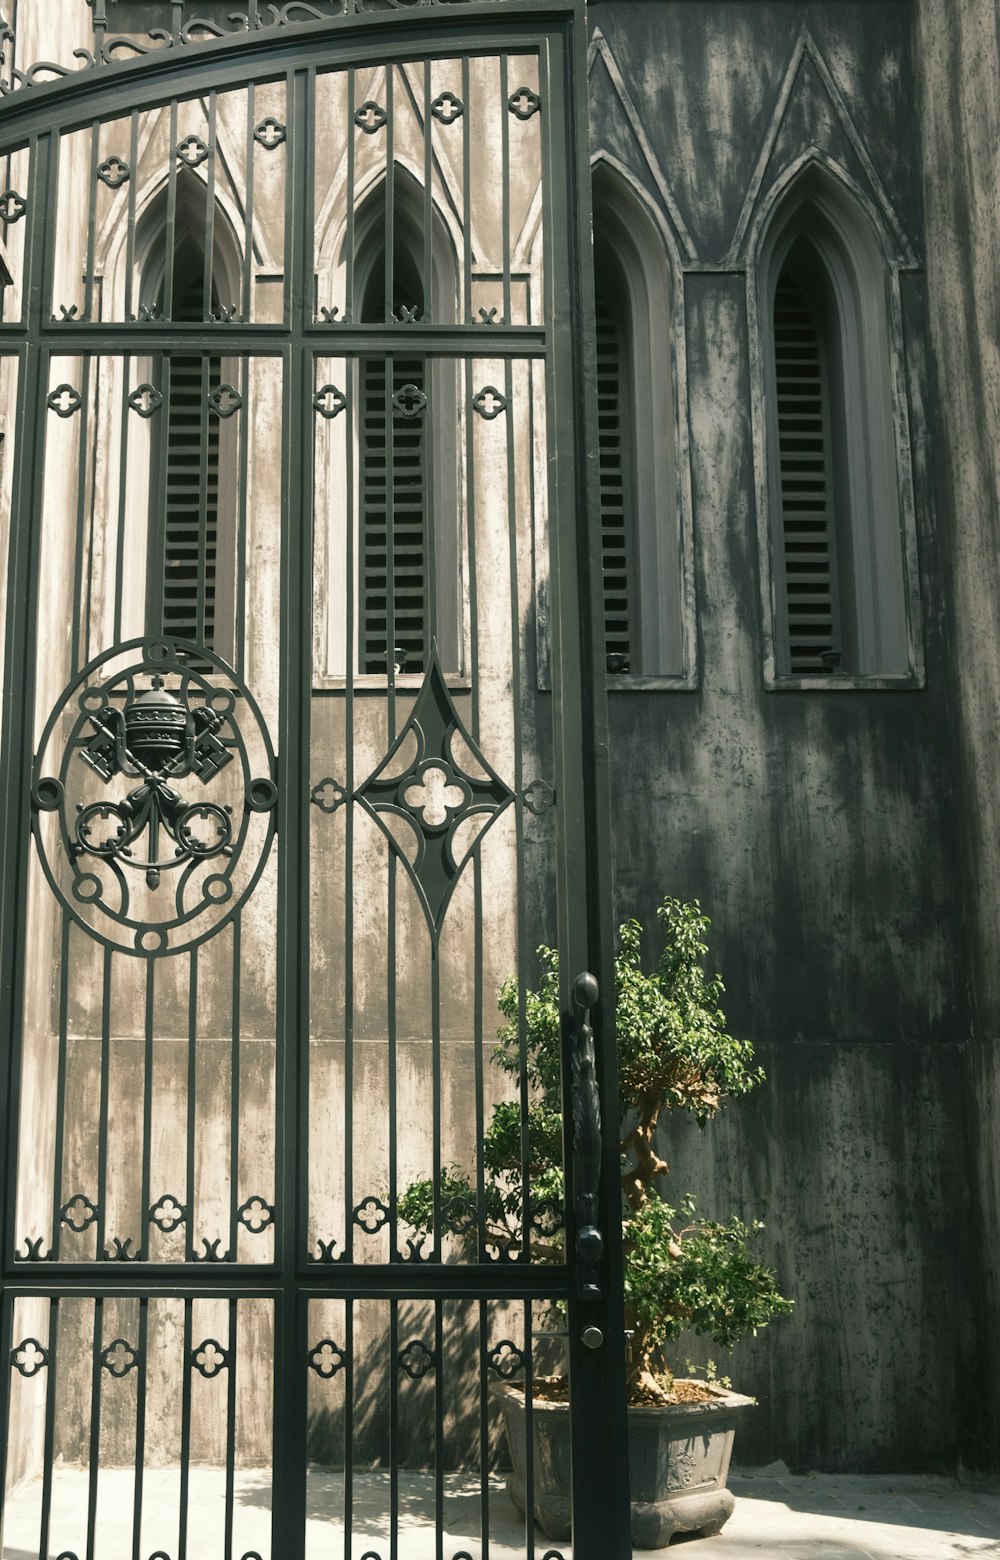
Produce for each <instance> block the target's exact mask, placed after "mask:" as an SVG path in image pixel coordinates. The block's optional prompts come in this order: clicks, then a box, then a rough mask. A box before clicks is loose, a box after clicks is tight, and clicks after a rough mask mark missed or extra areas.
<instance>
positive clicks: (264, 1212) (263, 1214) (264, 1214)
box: [236, 1197, 274, 1235]
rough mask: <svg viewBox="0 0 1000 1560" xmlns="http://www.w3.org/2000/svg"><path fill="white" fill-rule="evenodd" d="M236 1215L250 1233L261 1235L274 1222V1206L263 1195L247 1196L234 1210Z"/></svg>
mask: <svg viewBox="0 0 1000 1560" xmlns="http://www.w3.org/2000/svg"><path fill="white" fill-rule="evenodd" d="M236 1217H237V1218H238V1219H239V1221H240V1223H241V1224H242V1225H243V1227H244V1229H247V1230H249V1231H250V1233H251V1235H261V1234H263V1232H264V1230H266V1229H268V1228H269V1227H270V1226H271V1225H272V1224H273V1223H274V1207H273V1205H272V1204H271V1203H269V1202H265V1201H264V1199H263V1197H248V1198H247V1200H246V1202H245V1203H244V1204H243V1205H242V1207H240V1208H238V1209H237V1210H236Z"/></svg>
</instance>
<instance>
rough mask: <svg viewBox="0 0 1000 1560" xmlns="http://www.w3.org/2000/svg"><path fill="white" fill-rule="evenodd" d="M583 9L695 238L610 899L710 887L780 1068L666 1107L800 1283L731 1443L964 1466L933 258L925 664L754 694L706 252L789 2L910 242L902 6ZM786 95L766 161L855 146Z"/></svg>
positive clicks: (913, 305) (916, 335)
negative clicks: (787, 105)
mask: <svg viewBox="0 0 1000 1560" xmlns="http://www.w3.org/2000/svg"><path fill="white" fill-rule="evenodd" d="M593 14H594V19H595V21H596V22H597V23H598V25H599V26H600V27H601V29H602V30H603V32H604V35H605V38H606V39H607V42H608V45H609V47H610V48H611V50H612V52H613V53H614V55H615V57H616V58H617V60H618V62H619V65H620V66H621V69H622V73H623V75H624V76H625V78H626V80H627V81H628V83H629V87H630V90H631V92H632V94H633V98H634V100H635V102H636V104H637V106H638V108H639V112H640V114H641V116H642V118H643V122H644V124H645V126H646V129H647V132H648V135H649V138H650V141H651V142H652V145H653V148H654V150H655V153H656V155H657V157H658V159H659V162H660V164H661V166H662V168H663V169H664V170H665V171H666V173H667V176H668V178H669V179H670V181H671V184H672V188H673V193H674V196H675V198H676V201H677V205H678V207H679V209H680V211H681V214H682V216H683V218H684V220H685V222H686V224H687V227H688V229H689V231H690V233H691V236H692V239H693V241H694V244H695V246H696V249H697V254H698V263H697V264H696V265H695V266H689V267H688V270H687V275H686V277H685V281H684V288H685V309H686V349H687V367H688V381H689V382H688V394H687V405H688V412H689V418H690V429H691V459H692V489H693V497H694V530H695V584H696V590H697V614H698V634H699V651H700V667H699V671H700V676H699V685H698V688H697V690H696V691H695V692H693V693H678V692H671V693H668V692H663V693H657V692H651V691H643V692H631V693H630V692H624V691H623V692H613V693H612V695H611V721H612V733H613V741H612V752H613V754H614V755H615V775H614V782H613V784H614V805H615V810H616V817H617V833H616V858H617V860H616V871H617V879H616V881H617V897H618V908H619V911H620V912H621V914H623V915H624V914H639V915H640V916H642V917H644V918H645V917H650V918H651V915H652V911H653V909H654V907H655V904H656V902H657V900H658V898H659V897H660V896H661V895H662V894H663V893H664V892H670V893H674V894H679V895H682V896H698V897H700V898H701V900H702V902H703V904H704V905H705V907H706V909H708V910H709V912H710V914H711V915H712V917H713V919H714V922H715V926H714V931H713V956H714V957H715V959H716V960H717V962H718V965H719V967H720V968H721V970H722V971H723V974H724V976H725V978H726V983H727V987H728V1001H727V1011H728V1014H729V1017H730V1019H731V1021H732V1025H733V1027H734V1028H735V1030H736V1031H737V1032H742V1033H746V1034H750V1035H752V1037H753V1038H754V1040H755V1042H756V1043H757V1046H758V1048H759V1054H760V1056H761V1058H762V1060H763V1061H764V1064H765V1066H766V1068H767V1072H768V1083H767V1085H766V1087H765V1089H764V1090H762V1091H761V1092H760V1094H759V1096H758V1097H756V1098H753V1099H751V1100H748V1101H746V1102H743V1103H741V1104H738V1105H735V1106H733V1107H731V1110H730V1114H729V1116H728V1118H726V1119H725V1120H721V1119H720V1121H719V1122H718V1123H716V1124H715V1125H714V1126H712V1127H710V1128H709V1129H708V1132H707V1134H706V1135H705V1136H700V1135H699V1134H697V1133H696V1132H691V1131H683V1130H682V1131H680V1132H677V1133H676V1134H674V1133H672V1132H668V1143H671V1142H672V1144H673V1146H672V1150H671V1151H670V1152H669V1154H668V1157H670V1159H671V1160H672V1163H673V1167H674V1177H673V1186H672V1190H673V1191H676V1192H678V1193H679V1192H681V1191H683V1190H685V1189H686V1188H687V1187H688V1186H691V1187H693V1188H694V1189H695V1190H698V1191H699V1192H701V1193H703V1194H704V1206H705V1210H706V1211H707V1212H711V1213H714V1214H718V1215H719V1216H726V1215H728V1214H729V1213H733V1212H738V1213H741V1214H743V1215H744V1216H747V1217H749V1216H751V1215H756V1216H759V1217H763V1218H764V1219H765V1220H766V1221H767V1223H768V1232H767V1237H766V1241H767V1244H768V1247H769V1250H770V1252H771V1253H772V1254H773V1257H774V1259H775V1260H776V1262H777V1264H778V1267H779V1269H780V1272H781V1277H782V1281H783V1283H784V1286H785V1289H786V1292H788V1293H790V1294H792V1295H794V1297H795V1299H796V1311H795V1314H794V1317H793V1318H792V1319H791V1320H789V1321H783V1322H781V1323H780V1324H778V1325H776V1326H774V1327H773V1328H771V1329H769V1330H768V1331H767V1332H765V1333H763V1334H761V1336H760V1337H759V1338H758V1339H757V1340H754V1341H753V1342H752V1344H749V1345H746V1346H742V1347H741V1349H740V1350H739V1352H738V1355H737V1356H736V1361H735V1364H734V1365H733V1366H732V1367H730V1371H731V1373H736V1374H738V1379H737V1383H736V1384H737V1385H738V1386H739V1387H740V1388H741V1389H743V1390H749V1391H751V1392H753V1393H755V1394H756V1395H757V1396H758V1397H759V1398H760V1401H761V1408H760V1411H759V1412H758V1414H757V1415H756V1416H755V1421H754V1425H753V1428H752V1429H750V1430H748V1431H747V1432H746V1433H744V1432H743V1431H741V1442H740V1447H739V1453H738V1455H739V1457H740V1458H741V1459H742V1460H743V1461H744V1462H750V1463H752V1462H757V1461H763V1460H766V1459H769V1458H771V1457H777V1456H781V1457H784V1458H786V1459H787V1460H788V1461H789V1462H790V1463H792V1464H793V1465H796V1466H803V1465H806V1466H821V1467H827V1468H832V1467H855V1468H869V1469H870V1468H900V1467H933V1466H939V1467H947V1466H954V1464H955V1462H956V1461H957V1457H958V1444H959V1435H960V1425H961V1422H962V1419H963V1415H964V1412H965V1410H964V1400H965V1398H966V1393H965V1391H964V1389H963V1368H964V1367H963V1359H964V1358H965V1351H966V1350H967V1348H968V1345H969V1341H970V1340H969V1325H970V1323H969V1311H968V1307H967V1304H966V1299H967V1296H968V1292H969V1289H970V1287H971V1284H970V1278H969V1274H968V1269H967V1267H966V1263H967V1262H968V1261H969V1259H970V1250H969V1248H970V1243H971V1235H970V1231H969V1229H968V1228H967V1227H966V1224H967V1221H966V1213H965V1202H966V1198H965V1187H966V1180H967V1159H966V1148H965V1137H964V1127H963V1119H964V1108H965V1106H964V1092H963V1075H962V1065H963V1062H964V1057H965V1048H966V1044H967V1041H968V1036H969V1030H970V1009H969V997H968V991H967V976H966V966H965V954H964V930H963V906H962V894H961V885H960V873H959V865H958V853H959V833H958V818H957V808H956V805H955V803H956V790H955V783H956V782H955V751H954V744H953V740H952V738H951V736H950V733H951V731H952V726H953V692H952V690H953V688H954V682H955V679H954V672H953V668H952V667H951V665H950V661H949V648H948V644H947V639H946V633H945V626H944V625H945V622H946V607H945V603H946V595H945V591H946V584H947V577H946V573H945V571H944V569H943V566H942V561H941V537H940V534H939V531H938V527H937V524H936V520H935V517H934V515H933V514H932V512H931V506H930V503H929V483H928V477H927V471H926V464H925V462H926V448H927V443H928V440H929V439H931V438H932V437H933V419H932V418H929V417H928V411H927V407H926V403H925V366H924V343H925V338H926V325H925V320H926V311H925V300H924V282H923V278H922V276H921V275H920V273H919V271H916V272H915V271H912V270H911V271H907V272H904V274H903V275H902V276H901V283H900V286H901V304H902V311H903V321H904V333H905V339H906V367H905V378H906V390H907V398H908V403H909V411H910V416H911V433H912V444H911V451H910V453H911V458H912V460H913V467H914V479H915V489H916V495H917V498H916V523H917V535H918V544H919V552H920V561H921V589H922V617H923V623H922V640H923V645H924V650H925V654H926V668H927V675H926V686H925V687H924V688H922V689H911V690H907V691H886V690H879V691H866V690H851V691H842V692H838V693H834V692H828V691H822V690H819V689H817V690H816V691H815V692H813V691H807V692H791V691H779V692H773V691H772V692H767V691H764V689H763V678H762V662H763V639H762V633H763V630H762V623H761V608H760V593H759V577H758V570H759V550H758V540H757V536H758V532H757V515H756V511H755V498H754V472H755V463H756V462H758V461H759V459H760V453H761V452H760V449H759V448H756V447H755V435H754V430H753V427H752V424H751V417H750V374H751V366H752V365H751V354H752V352H753V350H754V344H753V341H752V338H751V336H750V333H749V330H748V315H747V293H746V277H745V274H744V272H743V271H742V270H741V269H740V268H739V266H731V267H730V268H729V269H727V270H724V271H722V272H720V270H719V269H718V268H719V267H720V266H722V265H724V264H725V262H726V256H727V252H728V250H729V245H730V239H731V235H732V233H733V231H734V229H735V227H736V224H737V221H738V218H739V214H740V210H741V207H742V205H743V202H744V199H745V196H746V191H747V187H748V183H749V181H750V178H751V175H752V172H753V169H754V166H755V164H756V162H757V159H758V156H759V153H760V148H761V146H762V144H763V141H764V137H765V135H766V133H767V129H768V125H769V122H770V119H771V114H772V110H773V107H774V104H775V101H776V99H777V96H778V93H779V89H780V87H781V83H782V79H783V76H784V73H785V71H786V69H787V67H788V63H789V60H790V59H791V57H792V54H793V50H794V48H795V45H796V40H797V39H798V37H799V36H800V29H801V27H802V25H803V22H805V23H807V24H808V27H809V30H810V34H811V37H812V40H813V42H814V43H815V45H816V47H817V49H818V50H819V52H820V54H821V55H822V57H823V58H824V60H825V61H826V64H827V66H828V67H829V70H830V73H831V75H832V77H833V79H834V81H835V83H836V85H837V87H838V89H839V91H840V93H841V95H842V98H843V101H844V102H845V103H846V105H847V108H848V112H849V115H850V118H851V120H852V122H853V126H854V128H855V130H856V131H857V134H858V136H859V137H860V138H861V140H862V142H863V144H864V146H865V147H866V149H867V151H868V154H869V156H870V158H871V162H872V164H873V165H874V167H875V168H876V169H877V172H878V175H879V178H880V179H881V182H882V185H883V187H884V190H885V193H886V194H887V196H888V198H889V200H890V202H891V203H892V206H893V208H894V209H895V211H896V213H897V215H898V216H899V219H900V222H901V224H902V226H903V228H904V230H905V232H906V234H907V237H908V238H909V240H910V242H911V244H912V245H913V248H914V251H915V253H916V256H917V260H918V264H919V261H920V255H921V251H922V212H921V205H920V191H919V183H918V171H917V164H916V158H917V151H918V140H917V121H918V108H917V102H916V98H915V91H914V80H913V75H912V72H911V63H910V61H911V55H910V44H911V40H910V27H911V22H912V14H913V13H912V11H911V8H910V7H909V5H907V4H896V3H893V0H886V3H883V4H862V3H844V4H834V5H831V4H823V5H801V4H790V3H788V4H786V3H761V4H753V5H749V4H745V3H728V4H726V3H720V4H707V5H705V4H703V5H697V6H695V5H692V4H685V3H678V4H671V5H657V6H653V5H649V4H645V3H642V0H620V3H611V4H600V3H598V4H596V5H595V6H594V8H593ZM952 68H954V69H957V65H955V64H954V63H953V66H952ZM937 92H938V97H939V98H947V95H948V94H947V91H946V90H945V88H944V86H943V85H942V84H940V83H939V85H938V89H937ZM792 107H793V111H794V112H792V113H790V114H789V115H788V116H787V118H786V121H785V125H784V127H783V128H782V130H781V133H780V136H779V137H778V141H777V143H776V151H775V160H776V161H775V167H774V173H775V174H777V173H779V172H780V165H781V159H784V161H785V164H786V165H787V164H788V163H790V162H791V160H792V159H793V158H794V157H795V155H797V154H798V153H799V152H800V151H801V150H804V149H805V148H806V147H808V145H809V144H810V141H812V142H815V143H816V144H818V145H820V146H821V147H822V148H824V150H827V151H828V152H829V154H830V155H831V156H832V157H834V158H836V159H837V160H843V159H846V157H847V155H848V151H847V150H845V148H847V142H846V140H845V135H844V131H843V128H842V125H841V124H840V123H839V122H838V121H837V120H836V116H835V115H834V114H833V113H832V112H831V111H830V109H829V106H828V104H826V103H825V100H824V99H823V96H822V94H821V93H820V92H819V91H818V89H816V88H815V86H814V85H810V86H809V89H808V91H805V92H803V93H802V94H801V95H800V96H799V98H798V99H796V100H794V101H793V104H792ZM602 112H607V113H610V112H612V109H611V108H608V107H605V108H604V109H602V107H601V106H600V105H598V107H597V109H596V111H595V119H596V121H597V126H598V134H599V135H600V134H602V133H606V134H610V131H607V132H604V131H602V129H601V115H602ZM982 134H983V136H984V139H983V143H982V145H983V150H982V156H983V158H985V157H986V139H985V127H983V129H982ZM852 155H853V154H852ZM952 155H957V153H956V152H953V153H952ZM770 176H771V175H769V177H770ZM938 177H939V178H940V179H941V181H942V183H945V182H947V175H946V169H945V168H942V169H941V170H940V172H939V175H938ZM993 426H995V422H994V424H993ZM983 509H984V510H985V506H983ZM980 523H981V524H982V525H984V526H985V525H986V523H987V522H986V517H985V513H984V512H981V515H980ZM990 523H991V524H992V523H995V522H994V521H991V522H990ZM983 545H985V539H983ZM970 551H971V550H970ZM973 583H974V582H973V580H972V557H971V555H970V578H969V587H970V588H971V587H972V585H973ZM971 630H972V622H971V621H970V623H969V625H968V629H967V632H968V633H969V636H970V643H971ZM970 653H971V651H970ZM692 1352H694V1351H692ZM707 1352H712V1351H707ZM715 1353H716V1354H718V1351H715Z"/></svg>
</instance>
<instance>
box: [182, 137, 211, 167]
mask: <svg viewBox="0 0 1000 1560" xmlns="http://www.w3.org/2000/svg"><path fill="white" fill-rule="evenodd" d="M208 155H209V153H208V147H207V146H206V145H205V143H204V141H203V140H202V139H201V136H198V135H194V134H191V135H186V136H185V137H184V139H183V141H179V142H178V144H177V145H176V146H175V147H174V156H175V157H177V158H179V159H180V161H181V162H182V163H186V165H187V166H188V167H189V168H200V167H201V164H202V163H203V162H204V161H205V159H206V158H207V157H208Z"/></svg>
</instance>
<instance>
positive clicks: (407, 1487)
mask: <svg viewBox="0 0 1000 1560" xmlns="http://www.w3.org/2000/svg"><path fill="white" fill-rule="evenodd" d="M730 1487H731V1489H732V1490H733V1492H734V1494H735V1495H736V1497H737V1499H736V1510H735V1512H734V1513H733V1516H732V1518H731V1519H730V1521H729V1523H728V1524H727V1526H726V1528H725V1530H724V1532H722V1533H720V1534H719V1535H717V1536H716V1537H714V1538H686V1539H677V1540H675V1542H674V1543H673V1544H672V1545H671V1546H670V1549H669V1550H655V1551H653V1550H645V1551H637V1552H636V1560H641V1557H642V1556H643V1555H645V1556H647V1557H648V1560H658V1557H659V1560H664V1557H665V1556H667V1555H668V1554H669V1555H670V1556H671V1560H745V1557H747V1556H759V1557H767V1560H778V1557H780V1560H969V1557H973V1556H975V1557H981V1560H986V1557H991V1560H1000V1493H996V1494H993V1493H983V1492H978V1491H975V1490H972V1489H969V1488H967V1487H965V1486H964V1485H961V1484H958V1483H956V1482H955V1481H953V1480H946V1479H931V1478H914V1477H902V1478H895V1477H891V1476H877V1477H876V1476H864V1477H862V1476H833V1475H808V1474H807V1475H792V1474H787V1473H778V1474H761V1473H747V1474H734V1475H733V1476H732V1478H731V1480H730ZM342 1488H343V1484H342V1475H340V1474H337V1473H330V1472H328V1471H325V1470H314V1471H312V1472H311V1473H310V1476H309V1489H308V1517H307V1545H306V1555H307V1560H341V1557H343V1555H344V1525H343V1518H342V1515H341V1512H342V1506H343V1501H342ZM179 1491H180V1474H179V1471H178V1470H177V1469H159V1470H156V1471H150V1472H147V1474H146V1476H145V1481H144V1489H143V1502H142V1505H143V1521H142V1532H141V1539H142V1542H141V1544H140V1550H139V1552H140V1554H141V1555H142V1556H143V1560H146V1557H147V1556H152V1555H154V1554H156V1555H157V1560H160V1557H166V1560H173V1557H175V1556H176V1555H177V1553H178V1519H177V1513H178V1509H179V1500H178V1497H179ZM224 1492H225V1482H224V1477H223V1476H222V1474H221V1473H220V1472H219V1471H218V1470H216V1469H209V1468H199V1467H196V1468H192V1469H191V1473H190V1486H189V1492H188V1493H189V1500H188V1509H189V1519H188V1540H187V1560H226V1554H227V1550H226V1542H225V1500H224ZM443 1498H444V1515H445V1523H444V1526H445V1542H444V1555H445V1557H446V1560H465V1557H468V1560H482V1556H483V1545H482V1542H481V1538H480V1534H481V1527H480V1509H481V1507H480V1492H479V1487H478V1483H477V1481H476V1480H475V1479H473V1478H470V1477H468V1476H465V1475H462V1474H450V1475H447V1476H446V1478H445V1481H444V1492H443ZM87 1501H88V1479H87V1474H86V1473H85V1472H84V1471H83V1470H82V1469H79V1468H68V1467H60V1468H57V1470H56V1472H55V1476H54V1481H53V1507H52V1528H51V1533H50V1544H49V1553H50V1555H52V1556H64V1555H67V1556H73V1557H75V1556H82V1555H84V1554H85V1553H87V1525H86V1513H87ZM398 1501H399V1545H398V1556H399V1560H434V1556H435V1554H436V1546H435V1541H434V1479H433V1475H431V1474H426V1473H409V1472H404V1473H401V1474H400V1478H399V1495H398ZM269 1504H270V1494H269V1478H268V1475H267V1472H266V1470H255V1471H252V1472H241V1473H238V1474H237V1475H236V1481H235V1487H234V1501H233V1547H232V1554H233V1556H234V1560H257V1557H258V1556H259V1557H261V1560H282V1556H281V1551H280V1548H279V1547H277V1546H276V1547H275V1549H274V1550H273V1551H272V1549H271V1545H270V1539H269V1529H270V1510H269ZM388 1505H389V1478H388V1475H387V1474H385V1473H379V1472H376V1473H362V1474H358V1475H356V1477H355V1484H354V1531H353V1534H352V1542H351V1546H350V1557H351V1560H387V1557H388V1555H389V1520H388ZM489 1506H490V1523H489V1526H490V1544H489V1555H490V1557H491V1560H526V1546H525V1539H524V1531H523V1526H522V1523H521V1521H520V1519H519V1517H518V1515H517V1513H516V1512H515V1510H514V1508H513V1506H511V1504H510V1502H509V1501H508V1499H507V1496H506V1494H505V1493H504V1490H503V1481H502V1479H497V1478H494V1479H492V1480H491V1481H490V1500H489ZM133 1507H134V1485H133V1480H132V1475H131V1473H130V1472H124V1471H122V1470H118V1469H113V1470H109V1471H107V1472H106V1473H104V1474H102V1476H101V1479H100V1481H99V1491H98V1501H97V1510H96V1524H95V1542H94V1551H93V1552H94V1556H95V1560H131V1556H132V1554H133V1544H132V1512H133ZM40 1511H41V1485H40V1484H38V1483H36V1484H32V1485H28V1486H25V1487H23V1488H22V1489H21V1490H19V1491H18V1492H17V1493H16V1494H15V1495H14V1497H13V1498H12V1499H11V1500H10V1501H9V1502H8V1504H7V1509H6V1511H5V1514H4V1527H3V1548H2V1560H38V1554H39V1517H40ZM552 1554H554V1555H556V1556H558V1557H559V1560H572V1549H571V1546H570V1545H568V1544H557V1545H553V1544H551V1543H550V1542H549V1541H547V1540H546V1539H544V1538H543V1537H542V1536H541V1535H540V1534H536V1544H535V1554H534V1560H542V1557H543V1556H549V1555H552ZM608 1560H612V1557H610V1556H609V1557H608Z"/></svg>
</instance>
